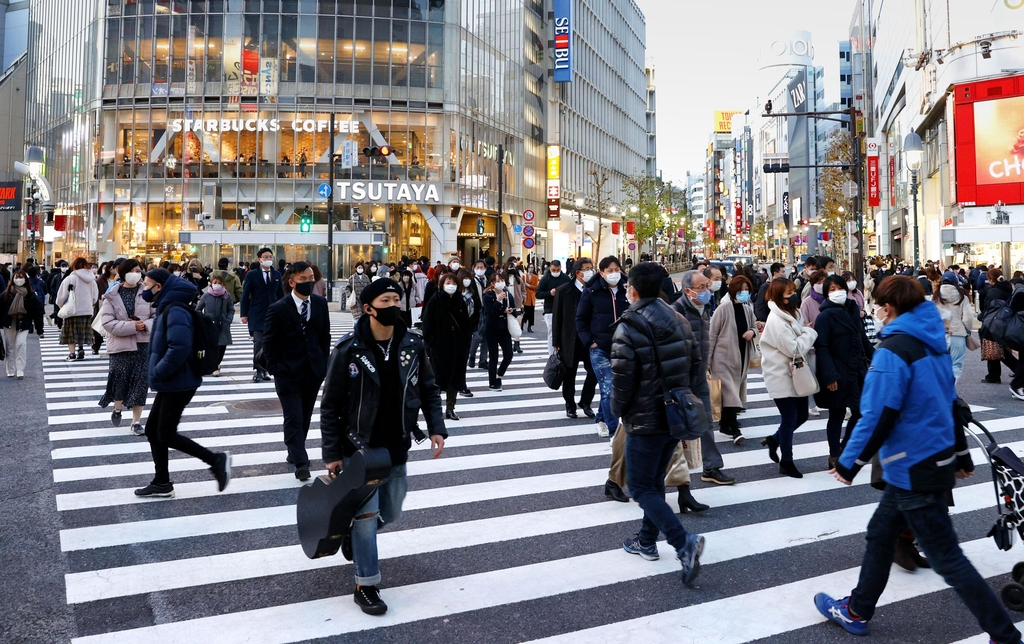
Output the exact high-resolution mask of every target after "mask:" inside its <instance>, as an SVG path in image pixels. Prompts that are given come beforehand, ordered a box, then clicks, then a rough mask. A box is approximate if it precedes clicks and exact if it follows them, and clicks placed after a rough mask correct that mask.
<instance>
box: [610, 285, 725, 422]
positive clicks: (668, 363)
mask: <svg viewBox="0 0 1024 644" xmlns="http://www.w3.org/2000/svg"><path fill="white" fill-rule="evenodd" d="M639 316H642V317H643V318H644V319H646V320H647V322H648V323H649V324H650V327H651V329H652V331H653V333H654V339H655V341H656V342H657V354H655V348H654V346H653V345H652V343H651V336H650V335H649V333H648V331H647V328H646V325H644V323H643V320H640V319H639ZM656 356H657V357H656ZM658 361H660V363H661V373H662V376H663V377H664V378H665V380H666V381H667V382H666V383H665V384H666V385H667V388H668V389H672V388H675V387H689V388H690V389H691V390H692V391H693V393H694V394H695V395H697V396H698V397H699V398H700V399H701V400H706V399H707V398H708V395H709V394H708V381H707V374H706V372H705V368H704V365H703V364H702V361H701V357H700V347H699V346H698V343H697V341H696V339H695V338H694V336H693V331H691V330H690V324H689V322H687V321H686V318H684V317H683V316H682V315H680V314H679V313H677V312H676V311H673V310H672V307H670V306H669V305H668V304H666V303H665V302H663V301H661V300H660V299H658V298H648V299H643V300H639V301H637V302H635V303H633V304H632V305H631V306H630V307H629V310H628V311H626V312H625V313H624V314H623V315H622V317H621V318H620V319H619V321H618V322H617V323H616V329H615V335H614V336H613V338H612V355H611V363H612V396H611V404H612V413H613V414H615V415H616V416H619V417H621V418H622V422H623V424H624V426H625V428H626V432H627V433H629V434H665V433H667V432H668V424H667V421H666V420H665V404H664V399H663V394H662V383H661V381H660V380H659V379H658Z"/></svg>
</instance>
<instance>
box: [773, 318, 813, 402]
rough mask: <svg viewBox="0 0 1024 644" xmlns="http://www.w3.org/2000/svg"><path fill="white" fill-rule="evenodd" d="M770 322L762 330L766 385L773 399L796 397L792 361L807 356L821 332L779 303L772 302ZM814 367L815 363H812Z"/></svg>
mask: <svg viewBox="0 0 1024 644" xmlns="http://www.w3.org/2000/svg"><path fill="white" fill-rule="evenodd" d="M768 310H769V313H768V321H767V322H765V325H764V331H763V332H762V333H761V372H762V373H763V374H764V386H765V389H767V390H768V395H769V396H771V397H772V398H773V399H777V398H796V397H797V394H796V390H795V389H793V379H792V378H791V377H790V375H789V364H790V363H791V362H792V361H793V358H794V357H796V356H801V357H803V358H804V359H806V358H807V354H808V352H809V351H810V350H811V348H812V347H813V346H814V341H815V340H817V339H818V334H817V332H816V331H815V330H814V329H812V328H811V327H809V326H804V323H803V320H802V319H801V318H800V314H799V313H797V315H796V317H794V316H792V315H790V314H789V313H787V312H785V311H783V310H782V309H780V308H779V305H778V304H776V303H775V302H768ZM811 367H812V368H813V365H811Z"/></svg>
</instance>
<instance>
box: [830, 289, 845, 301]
mask: <svg viewBox="0 0 1024 644" xmlns="http://www.w3.org/2000/svg"><path fill="white" fill-rule="evenodd" d="M828 299H829V300H831V301H832V302H834V303H836V304H846V291H832V292H831V293H829V294H828Z"/></svg>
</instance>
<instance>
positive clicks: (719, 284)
mask: <svg viewBox="0 0 1024 644" xmlns="http://www.w3.org/2000/svg"><path fill="white" fill-rule="evenodd" d="M704 277H706V278H708V290H709V291H710V292H711V300H710V301H709V302H708V303H707V304H705V306H707V307H708V315H714V314H715V309H716V308H718V303H719V302H721V301H722V298H723V297H725V295H726V293H727V291H725V290H724V288H723V286H724V284H725V280H724V279H723V278H722V270H721V269H720V268H718V267H717V266H706V267H705V268H704Z"/></svg>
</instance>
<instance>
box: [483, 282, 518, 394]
mask: <svg viewBox="0 0 1024 644" xmlns="http://www.w3.org/2000/svg"><path fill="white" fill-rule="evenodd" d="M507 279H508V278H507V276H506V275H505V273H504V271H495V272H494V274H493V275H491V283H490V286H488V287H487V289H486V290H484V296H483V309H484V319H485V322H484V324H485V329H486V331H485V334H484V337H485V339H486V340H487V375H488V384H489V386H488V388H489V389H490V390H491V391H501V378H502V376H504V375H505V372H506V371H507V370H508V366H509V365H510V364H512V335H511V334H510V333H509V330H508V316H509V315H511V313H512V312H511V310H510V308H509V305H510V301H509V300H510V298H509V294H508V281H507ZM499 346H500V347H501V364H498V347H499Z"/></svg>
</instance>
